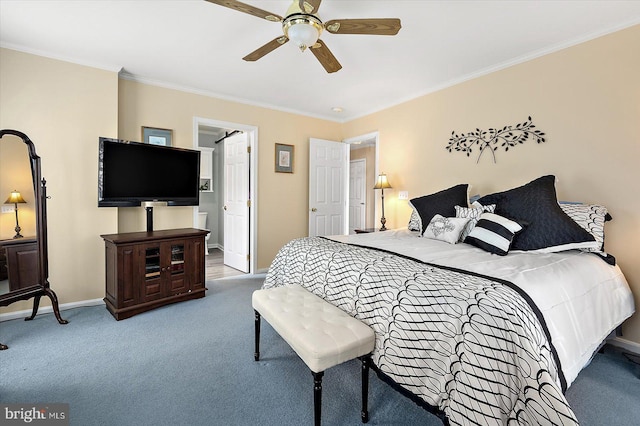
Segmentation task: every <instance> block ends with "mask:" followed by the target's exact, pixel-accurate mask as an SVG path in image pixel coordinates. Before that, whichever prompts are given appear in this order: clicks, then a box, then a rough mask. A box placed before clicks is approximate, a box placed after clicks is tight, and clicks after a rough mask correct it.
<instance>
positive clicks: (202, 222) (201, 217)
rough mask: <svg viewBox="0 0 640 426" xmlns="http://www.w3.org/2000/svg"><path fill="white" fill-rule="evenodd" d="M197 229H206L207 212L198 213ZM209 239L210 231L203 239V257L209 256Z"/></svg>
mask: <svg viewBox="0 0 640 426" xmlns="http://www.w3.org/2000/svg"><path fill="white" fill-rule="evenodd" d="M198 229H204V230H207V231H209V229H207V212H198ZM209 238H211V231H209V233H208V234H207V236H206V237H204V255H205V256H206V255H208V254H209Z"/></svg>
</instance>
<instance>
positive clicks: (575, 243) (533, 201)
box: [478, 175, 598, 252]
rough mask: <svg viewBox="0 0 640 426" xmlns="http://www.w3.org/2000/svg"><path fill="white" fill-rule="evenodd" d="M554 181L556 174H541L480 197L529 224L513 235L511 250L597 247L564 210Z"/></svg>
mask: <svg viewBox="0 0 640 426" xmlns="http://www.w3.org/2000/svg"><path fill="white" fill-rule="evenodd" d="M554 184H555V176H553V175H548V176H542V177H540V178H538V179H535V180H533V181H531V182H529V183H527V184H526V185H523V186H520V187H518V188H513V189H510V190H508V191H504V192H498V193H495V194H489V195H485V196H484V197H482V198H480V199H479V200H478V202H479V203H480V204H482V205H489V204H495V205H496V211H495V212H496V214H499V215H501V216H504V217H507V218H510V219H512V220H515V221H517V222H518V223H520V224H525V225H526V227H525V229H524V230H523V231H522V232H520V233H519V234H518V235H516V236H515V238H514V239H513V244H512V245H511V249H512V250H540V251H544V252H556V251H562V250H569V249H584V248H597V247H598V242H596V241H595V239H594V238H593V236H592V235H591V234H589V233H588V232H587V231H585V230H584V229H582V228H581V227H580V225H578V224H577V223H576V222H575V221H573V219H571V218H570V217H569V216H568V215H567V214H566V213H565V212H563V211H562V208H560V205H559V204H558V200H557V198H556V189H555V185H554Z"/></svg>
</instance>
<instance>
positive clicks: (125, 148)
mask: <svg viewBox="0 0 640 426" xmlns="http://www.w3.org/2000/svg"><path fill="white" fill-rule="evenodd" d="M99 143H100V146H99V152H98V207H136V206H140V205H141V204H142V203H144V202H166V203H167V205H169V206H195V205H198V202H199V196H200V191H199V184H200V151H196V150H191V149H182V148H174V147H167V146H160V145H150V144H145V143H139V142H130V141H124V140H120V139H110V138H100V142H99Z"/></svg>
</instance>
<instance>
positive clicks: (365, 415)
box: [360, 355, 371, 423]
mask: <svg viewBox="0 0 640 426" xmlns="http://www.w3.org/2000/svg"><path fill="white" fill-rule="evenodd" d="M360 360H361V361H362V412H361V413H360V415H361V417H362V423H367V422H368V421H369V409H368V407H367V405H368V403H369V365H370V363H371V355H365V356H361V357H360Z"/></svg>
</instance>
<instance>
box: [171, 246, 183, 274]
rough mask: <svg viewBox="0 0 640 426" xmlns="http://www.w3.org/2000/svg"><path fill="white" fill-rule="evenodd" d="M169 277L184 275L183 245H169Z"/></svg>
mask: <svg viewBox="0 0 640 426" xmlns="http://www.w3.org/2000/svg"><path fill="white" fill-rule="evenodd" d="M170 269H171V275H176V274H183V273H184V244H172V245H171V268H170Z"/></svg>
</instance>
